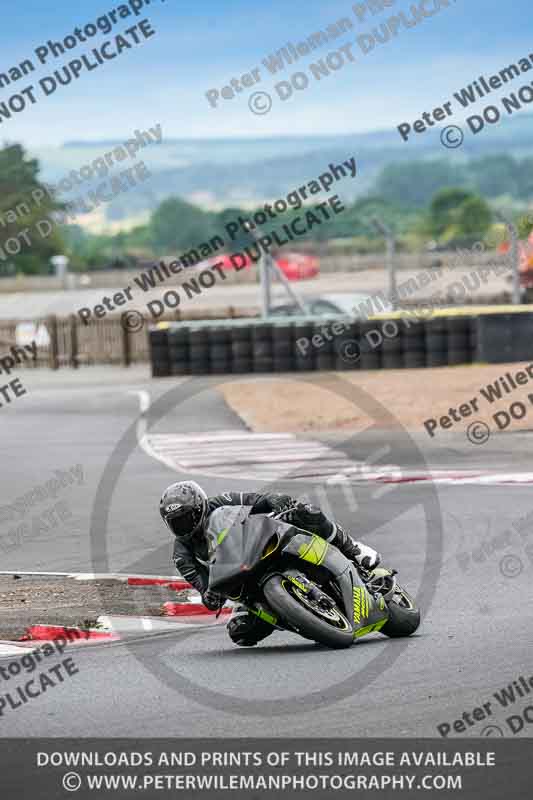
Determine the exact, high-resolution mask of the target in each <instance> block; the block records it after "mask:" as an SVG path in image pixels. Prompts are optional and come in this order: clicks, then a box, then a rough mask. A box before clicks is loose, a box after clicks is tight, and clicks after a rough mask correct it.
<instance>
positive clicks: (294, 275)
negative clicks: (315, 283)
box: [211, 253, 320, 281]
mask: <svg viewBox="0 0 533 800" xmlns="http://www.w3.org/2000/svg"><path fill="white" fill-rule="evenodd" d="M243 259H244V262H243ZM211 263H213V264H215V263H219V264H221V266H222V269H227V270H230V269H235V265H234V264H233V262H232V261H231V256H230V255H228V254H224V255H222V256H217V257H216V258H213V259H212V260H211ZM254 263H255V262H254V261H252V259H251V258H250V257H249V256H247V255H246V254H245V253H242V254H241V253H239V254H238V257H236V264H237V266H238V267H239V268H240V269H249V268H250V267H251V266H253V265H254ZM276 263H277V265H278V267H280V269H281V271H282V272H283V274H284V275H285V277H286V278H287V279H288V280H289V281H301V280H306V279H307V278H316V276H317V275H318V273H319V271H320V265H319V261H318V258H316V257H315V256H309V255H304V254H303V253H286V254H284V255H283V256H282V257H281V258H277V259H276Z"/></svg>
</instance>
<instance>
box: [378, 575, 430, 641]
mask: <svg viewBox="0 0 533 800" xmlns="http://www.w3.org/2000/svg"><path fill="white" fill-rule="evenodd" d="M387 606H388V610H389V618H388V620H387V622H386V623H385V625H384V626H383V627H382V628H381V633H384V634H385V636H389V637H390V638H391V639H398V638H400V637H402V636H411V634H413V633H414V632H415V631H416V629H417V628H418V626H419V625H420V611H419V610H418V608H417V607H416V605H415V602H414V600H413V598H412V597H411V596H410V595H409V594H408V593H407V592H406V591H404V589H401V588H400V587H399V586H398V587H397V591H396V592H395V593H394V596H393V598H392V599H391V600H389V601H388V603H387Z"/></svg>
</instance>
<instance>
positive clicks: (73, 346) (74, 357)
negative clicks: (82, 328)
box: [69, 314, 79, 369]
mask: <svg viewBox="0 0 533 800" xmlns="http://www.w3.org/2000/svg"><path fill="white" fill-rule="evenodd" d="M69 331H70V357H69V363H70V366H71V367H72V369H78V366H79V360H78V322H77V319H76V315H75V314H71V315H70V316H69Z"/></svg>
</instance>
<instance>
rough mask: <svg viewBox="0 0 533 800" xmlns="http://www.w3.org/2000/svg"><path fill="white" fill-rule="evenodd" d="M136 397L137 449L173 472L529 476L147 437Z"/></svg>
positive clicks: (395, 478) (291, 444) (282, 445)
mask: <svg viewBox="0 0 533 800" xmlns="http://www.w3.org/2000/svg"><path fill="white" fill-rule="evenodd" d="M132 394H136V395H137V396H138V397H139V406H140V413H141V416H140V418H139V421H138V424H137V441H138V443H139V447H141V448H142V449H143V450H144V452H145V453H146V454H147V455H148V456H150V458H153V459H155V460H156V461H159V462H161V463H162V464H165V466H167V467H169V469H171V470H172V471H173V472H178V473H185V474H190V473H199V474H201V475H206V476H210V477H215V478H226V479H236V478H239V479H241V480H244V479H245V480H258V481H265V480H267V481H275V480H279V479H282V478H287V479H288V480H291V481H296V482H297V481H309V482H323V481H326V483H328V484H331V483H341V482H344V481H345V482H349V483H389V484H390V483H394V484H404V485H406V486H409V485H415V484H417V483H434V484H436V485H442V486H451V485H455V486H491V485H502V486H508V485H511V486H528V485H529V484H531V483H533V473H532V472H491V471H488V470H479V469H466V470H465V469H463V468H461V467H456V468H453V467H452V468H448V469H426V470H423V469H422V470H410V469H402V467H401V466H399V465H395V464H386V465H383V466H379V467H377V466H370V465H369V464H368V463H367V462H357V461H354V460H352V459H350V458H349V457H348V456H346V454H345V453H343V452H342V450H336V449H334V448H333V447H330V446H329V445H327V444H324V443H322V442H320V441H317V440H313V439H302V438H301V437H297V436H295V435H294V434H293V433H251V432H249V431H242V430H219V431H212V432H210V433H206V432H205V431H198V432H196V433H186V434H183V433H181V434H178V433H176V434H174V433H164V434H148V433H147V423H146V418H145V415H146V414H147V412H148V411H149V409H150V402H151V401H150V395H149V393H148V392H146V391H136V392H132Z"/></svg>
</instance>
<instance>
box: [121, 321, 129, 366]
mask: <svg viewBox="0 0 533 800" xmlns="http://www.w3.org/2000/svg"><path fill="white" fill-rule="evenodd" d="M119 324H120V330H121V339H122V366H123V367H129V366H130V364H131V341H130V332H129V330H128V326H127V325H124V324H122V320H121V322H120V323H119Z"/></svg>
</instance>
